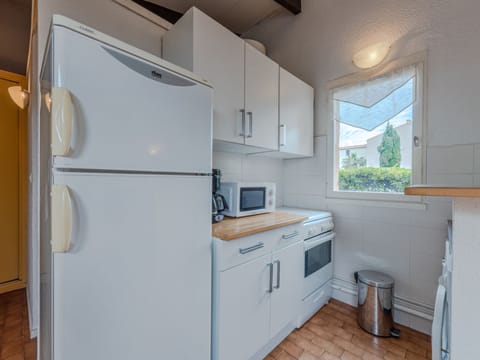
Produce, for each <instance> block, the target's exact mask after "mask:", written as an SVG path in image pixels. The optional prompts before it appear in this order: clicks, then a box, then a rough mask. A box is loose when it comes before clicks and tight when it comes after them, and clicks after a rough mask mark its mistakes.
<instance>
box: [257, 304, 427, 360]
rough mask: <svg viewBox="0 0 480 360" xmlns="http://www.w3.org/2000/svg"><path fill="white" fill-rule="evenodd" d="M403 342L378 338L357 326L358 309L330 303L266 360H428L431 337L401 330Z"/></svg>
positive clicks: (408, 330)
mask: <svg viewBox="0 0 480 360" xmlns="http://www.w3.org/2000/svg"><path fill="white" fill-rule="evenodd" d="M398 327H399V328H400V330H401V336H400V339H392V338H377V337H375V336H372V335H370V334H368V333H366V332H364V331H363V330H362V329H361V328H360V327H359V326H358V325H357V322H356V308H354V307H352V306H349V305H346V304H344V303H341V302H339V301H336V300H332V301H330V303H329V304H328V305H326V306H325V307H323V308H322V309H321V310H320V311H319V312H318V313H317V314H315V315H314V316H313V317H312V318H311V319H310V320H309V321H308V322H307V323H306V324H305V325H304V326H303V327H302V328H301V329H298V330H295V331H294V332H293V333H291V334H290V335H289V336H288V337H287V338H286V339H285V340H284V341H283V342H282V343H281V344H280V345H279V346H278V347H277V348H276V349H274V350H273V351H272V352H271V353H270V355H268V356H267V357H266V360H274V359H275V360H295V359H298V360H338V359H341V360H359V359H361V360H397V359H398V360H400V359H403V360H405V359H410V360H417V359H418V360H425V359H431V351H430V337H429V336H427V335H425V334H422V333H419V332H417V331H414V330H412V329H409V328H406V327H403V326H398Z"/></svg>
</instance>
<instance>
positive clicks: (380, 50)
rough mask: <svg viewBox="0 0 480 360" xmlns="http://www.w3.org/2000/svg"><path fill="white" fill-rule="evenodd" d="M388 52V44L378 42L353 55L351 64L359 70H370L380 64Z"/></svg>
mask: <svg viewBox="0 0 480 360" xmlns="http://www.w3.org/2000/svg"><path fill="white" fill-rule="evenodd" d="M389 51H390V45H389V44H388V43H385V42H379V43H376V44H374V45H371V46H368V47H366V48H364V49H362V50H360V51H359V52H357V53H356V54H355V55H353V63H354V64H355V66H356V67H358V68H360V69H370V68H372V67H374V66H377V65H378V64H380V63H381V62H382V61H383V60H384V59H385V58H386V57H387V55H388V52H389Z"/></svg>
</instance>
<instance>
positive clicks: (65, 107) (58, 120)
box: [50, 87, 73, 156]
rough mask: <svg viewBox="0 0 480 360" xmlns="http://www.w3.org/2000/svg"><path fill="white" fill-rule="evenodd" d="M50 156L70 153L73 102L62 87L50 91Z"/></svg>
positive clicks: (68, 93)
mask: <svg viewBox="0 0 480 360" xmlns="http://www.w3.org/2000/svg"><path fill="white" fill-rule="evenodd" d="M50 116H51V122H52V124H51V128H52V155H54V156H55V155H57V156H66V155H68V153H69V152H70V145H71V140H72V128H73V102H72V97H71V95H70V92H69V91H68V90H67V89H65V88H62V87H52V90H51V115H50Z"/></svg>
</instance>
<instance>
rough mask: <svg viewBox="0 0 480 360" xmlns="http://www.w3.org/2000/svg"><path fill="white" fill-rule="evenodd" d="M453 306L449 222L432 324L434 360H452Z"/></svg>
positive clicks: (450, 230)
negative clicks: (451, 328)
mask: <svg viewBox="0 0 480 360" xmlns="http://www.w3.org/2000/svg"><path fill="white" fill-rule="evenodd" d="M451 304H452V222H451V221H449V222H448V239H447V241H446V242H445V257H444V258H443V260H442V275H441V276H440V278H439V279H438V288H437V296H436V299H435V311H434V315H433V323H432V360H449V359H450V327H451V326H450V324H451Z"/></svg>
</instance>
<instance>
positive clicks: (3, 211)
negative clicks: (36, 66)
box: [0, 70, 26, 293]
mask: <svg viewBox="0 0 480 360" xmlns="http://www.w3.org/2000/svg"><path fill="white" fill-rule="evenodd" d="M17 85H20V86H22V88H24V87H25V78H24V77H23V76H21V75H17V74H12V73H9V72H6V71H1V70H0V166H1V168H2V171H1V176H0V199H1V200H0V293H2V292H6V291H10V290H13V289H17V288H21V287H24V286H25V258H24V254H25V244H24V235H25V231H24V229H25V221H24V220H25V216H24V215H25V212H24V210H25V206H24V200H25V199H24V194H25V176H24V174H25V171H24V165H25V161H24V156H25V130H26V126H25V121H26V119H25V112H26V111H25V110H21V109H20V108H19V107H17V106H16V105H15V103H14V102H13V101H12V99H11V98H10V95H9V94H8V88H9V87H11V86H17Z"/></svg>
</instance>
